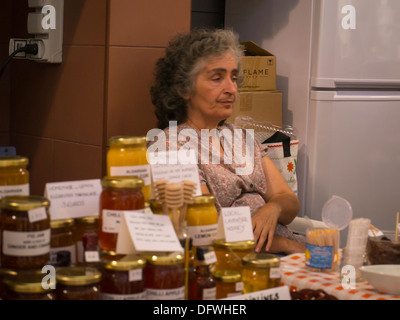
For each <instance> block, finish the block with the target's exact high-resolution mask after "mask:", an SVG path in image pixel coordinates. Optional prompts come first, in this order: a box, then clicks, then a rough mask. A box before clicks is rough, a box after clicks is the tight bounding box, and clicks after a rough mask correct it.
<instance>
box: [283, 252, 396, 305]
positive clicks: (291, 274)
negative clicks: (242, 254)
mask: <svg viewBox="0 0 400 320" xmlns="http://www.w3.org/2000/svg"><path fill="white" fill-rule="evenodd" d="M281 281H282V283H283V284H284V285H286V286H288V287H289V289H291V290H292V289H294V290H297V291H299V290H302V289H313V290H317V289H322V290H324V291H325V292H326V293H328V294H331V295H333V296H335V297H336V298H338V299H339V300H400V295H392V294H385V293H380V292H378V291H376V290H375V289H374V287H372V285H371V284H369V283H368V282H367V281H363V282H357V283H356V284H355V288H353V289H345V288H344V287H343V286H342V281H341V279H340V276H339V272H327V273H324V272H313V271H309V270H307V269H306V267H305V255H304V253H295V254H291V255H288V256H285V257H282V258H281Z"/></svg>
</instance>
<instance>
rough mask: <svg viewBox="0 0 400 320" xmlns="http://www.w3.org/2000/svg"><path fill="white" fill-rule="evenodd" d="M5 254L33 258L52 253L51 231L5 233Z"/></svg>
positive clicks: (3, 245) (6, 231) (3, 248)
mask: <svg viewBox="0 0 400 320" xmlns="http://www.w3.org/2000/svg"><path fill="white" fill-rule="evenodd" d="M2 240H3V243H2V250H3V254H5V255H9V256H19V257H32V256H40V255H44V254H47V253H49V252H50V229H46V230H41V231H29V232H22V231H8V230H4V231H3V239H2Z"/></svg>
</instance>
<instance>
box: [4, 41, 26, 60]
mask: <svg viewBox="0 0 400 320" xmlns="http://www.w3.org/2000/svg"><path fill="white" fill-rule="evenodd" d="M26 44H27V40H26V39H10V45H9V49H8V54H10V55H11V54H12V53H13V52H15V51H16V50H18V49H19V48H22V47H25V46H26ZM14 57H15V58H21V59H24V58H26V53H25V52H19V53H17V54H16V55H15V56H14Z"/></svg>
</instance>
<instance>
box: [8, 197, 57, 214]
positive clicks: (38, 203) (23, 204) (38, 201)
mask: <svg viewBox="0 0 400 320" xmlns="http://www.w3.org/2000/svg"><path fill="white" fill-rule="evenodd" d="M0 207H1V208H2V209H7V210H13V211H28V210H32V209H36V208H40V207H45V208H48V207H50V201H49V200H48V199H47V198H45V197H41V196H8V197H4V198H3V199H1V203H0Z"/></svg>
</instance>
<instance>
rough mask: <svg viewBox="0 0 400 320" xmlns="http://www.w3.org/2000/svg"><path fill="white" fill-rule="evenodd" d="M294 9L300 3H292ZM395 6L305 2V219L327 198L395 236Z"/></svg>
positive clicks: (398, 84)
mask: <svg viewBox="0 0 400 320" xmlns="http://www.w3.org/2000/svg"><path fill="white" fill-rule="evenodd" d="M300 1H302V0H300ZM399 17H400V1H398V0H346V1H343V0H316V1H313V23H312V41H311V78H310V87H311V90H310V101H309V113H308V114H309V118H308V121H309V123H308V132H307V148H308V164H307V171H306V172H307V174H306V193H305V194H306V203H305V212H306V214H307V215H308V216H310V217H311V218H315V219H320V217H321V211H322V207H323V205H324V203H325V202H326V201H327V200H329V198H330V197H331V196H332V195H338V196H341V197H343V198H345V199H347V200H348V201H349V202H350V204H351V206H352V208H353V218H358V217H365V218H370V219H371V222H372V224H373V225H375V226H376V227H378V228H380V229H382V230H393V231H394V230H395V222H396V212H397V211H400V20H399Z"/></svg>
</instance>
